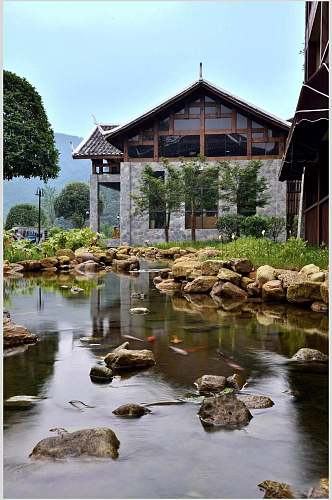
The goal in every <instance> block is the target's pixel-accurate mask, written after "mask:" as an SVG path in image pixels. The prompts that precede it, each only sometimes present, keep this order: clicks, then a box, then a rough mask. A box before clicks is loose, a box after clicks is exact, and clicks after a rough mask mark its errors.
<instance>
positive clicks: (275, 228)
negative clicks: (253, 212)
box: [268, 216, 286, 241]
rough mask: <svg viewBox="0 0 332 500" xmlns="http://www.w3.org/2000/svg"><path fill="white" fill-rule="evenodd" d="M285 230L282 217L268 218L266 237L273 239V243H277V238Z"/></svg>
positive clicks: (284, 222) (284, 221)
mask: <svg viewBox="0 0 332 500" xmlns="http://www.w3.org/2000/svg"><path fill="white" fill-rule="evenodd" d="M285 229H286V220H285V219H284V217H274V216H273V217H270V218H269V227H268V235H269V236H270V237H271V238H272V239H273V241H277V239H278V236H279V235H280V234H281V233H282V232H283V231H284V230H285Z"/></svg>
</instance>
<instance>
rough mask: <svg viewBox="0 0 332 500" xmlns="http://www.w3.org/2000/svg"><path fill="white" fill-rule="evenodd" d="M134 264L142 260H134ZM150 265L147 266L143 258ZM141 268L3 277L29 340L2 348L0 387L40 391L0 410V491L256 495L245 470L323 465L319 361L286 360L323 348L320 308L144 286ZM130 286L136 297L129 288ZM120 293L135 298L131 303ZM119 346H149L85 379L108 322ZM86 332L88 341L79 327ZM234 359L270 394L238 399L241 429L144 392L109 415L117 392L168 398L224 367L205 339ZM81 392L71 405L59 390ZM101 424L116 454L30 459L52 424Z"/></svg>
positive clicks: (285, 476) (254, 387)
mask: <svg viewBox="0 0 332 500" xmlns="http://www.w3.org/2000/svg"><path fill="white" fill-rule="evenodd" d="M145 266H148V264H147V263H145ZM151 266H153V267H155V266H156V264H155V263H153V264H151ZM153 276H154V274H153V273H147V272H145V273H140V274H138V275H134V274H133V275H131V276H117V275H115V274H113V273H109V274H106V275H103V276H100V277H98V278H97V279H94V280H88V281H83V280H81V281H79V282H76V283H75V285H76V286H79V287H81V288H84V292H81V293H79V294H76V295H74V294H72V293H71V292H70V291H69V289H66V288H60V286H67V285H68V284H71V283H72V282H71V281H65V280H69V276H68V275H63V276H61V277H60V278H55V277H53V278H49V279H42V278H40V277H34V278H33V277H31V278H27V279H21V280H10V281H7V282H6V283H5V300H6V305H7V307H8V309H9V310H10V311H11V314H12V317H13V319H14V320H15V321H16V322H18V323H21V324H24V325H25V326H27V327H28V328H29V329H30V331H31V332H32V333H36V334H38V335H39V336H40V342H39V343H38V344H37V345H35V346H30V347H29V348H28V349H26V350H22V352H17V353H14V354H11V355H9V356H7V357H5V360H4V370H5V377H4V397H5V398H9V397H11V396H15V395H33V396H41V397H45V399H42V400H41V401H40V402H38V403H36V404H35V405H34V406H33V407H32V408H31V409H28V410H20V411H18V410H16V411H13V410H11V411H9V410H5V412H4V495H5V497H7V498H257V497H262V496H263V494H262V492H260V491H259V489H258V488H257V484H258V483H260V482H261V481H263V480H265V479H271V480H276V481H283V482H288V483H291V484H293V485H294V486H296V487H299V488H301V489H302V490H304V491H306V490H307V489H308V488H309V487H310V486H312V484H313V483H314V482H316V481H318V480H319V478H320V477H326V476H327V474H328V455H327V453H328V452H327V450H328V406H327V384H328V377H327V373H299V372H296V371H293V370H291V369H290V367H289V365H288V364H287V363H286V361H287V359H288V358H289V357H290V356H292V355H293V354H294V353H295V352H296V351H297V349H299V348H300V347H305V346H309V347H313V348H317V349H320V350H321V351H323V352H327V350H328V340H327V318H326V317H324V316H321V315H319V314H314V313H310V312H304V311H303V310H302V309H297V308H293V307H290V306H283V305H280V306H274V307H272V306H267V305H264V306H261V305H257V304H256V305H255V304H252V305H250V306H249V305H248V307H247V308H246V310H245V311H244V312H236V311H235V312H226V311H222V310H219V309H216V308H215V307H214V305H213V303H212V301H211V300H210V299H209V298H207V297H202V296H195V297H192V299H191V300H192V302H190V301H188V300H186V298H183V297H173V298H172V297H171V296H168V295H163V294H160V292H158V291H157V290H156V289H155V288H154V286H153V284H152V277H153ZM135 292H142V293H145V294H146V299H145V300H141V299H134V298H131V295H132V293H135ZM131 307H148V308H149V309H150V311H151V312H150V314H148V315H144V316H138V315H132V314H130V313H129V309H130V308H131ZM126 334H127V335H128V334H129V335H134V336H136V337H139V338H141V339H146V338H147V337H149V336H155V337H156V340H155V342H153V343H149V342H147V343H146V344H143V343H142V342H137V341H130V346H131V347H132V348H137V349H141V348H143V347H147V348H151V349H153V351H154V353H155V357H156V361H157V363H156V366H155V367H154V368H152V369H149V370H146V371H143V372H140V373H136V374H126V375H124V376H121V377H120V376H119V377H115V378H114V379H113V381H112V383H111V384H108V385H98V384H94V383H92V382H91V381H90V378H89V371H90V367H91V366H92V365H93V364H95V363H96V362H98V361H99V359H100V357H102V356H103V355H105V354H106V353H107V352H109V351H110V350H111V348H112V347H113V346H115V345H119V344H120V343H122V342H123V341H124V340H125V339H124V338H123V337H121V335H126ZM173 335H177V336H178V337H179V338H181V339H183V340H184V342H183V343H182V344H179V346H178V347H181V348H189V349H191V351H193V352H190V353H189V355H187V356H181V355H179V354H177V353H175V352H173V351H171V350H170V349H169V348H168V346H169V344H170V339H171V337H172V336H173ZM89 336H94V339H92V340H91V342H90V343H92V344H94V345H92V346H89V342H82V341H80V338H81V337H89ZM218 349H219V350H221V351H222V352H224V353H225V354H228V355H231V356H233V357H234V359H235V361H236V363H238V364H240V365H241V366H243V367H244V368H245V371H244V372H242V373H243V375H244V377H245V378H246V379H247V380H248V384H247V386H246V388H245V390H246V391H249V392H252V393H257V394H264V395H267V396H269V397H271V398H272V399H273V401H274V403H275V405H274V406H273V407H272V408H268V409H264V410H252V413H253V415H254V418H253V419H252V420H251V422H250V424H249V425H248V426H246V427H244V428H243V429H241V430H224V429H218V430H217V431H214V432H211V431H207V430H205V429H204V427H203V426H202V425H201V423H200V420H199V418H198V417H197V411H198V409H199V406H198V405H196V404H191V403H186V404H183V405H172V406H154V407H151V409H152V413H151V414H149V415H146V416H144V417H142V418H140V419H133V420H130V419H129V420H128V419H121V418H119V417H116V416H115V415H113V414H112V411H113V410H114V409H115V408H117V407H118V406H120V405H121V404H125V403H129V402H136V403H149V402H155V401H160V400H166V399H167V400H172V399H174V398H177V397H179V396H183V395H184V394H186V393H187V392H188V391H189V392H193V391H194V386H193V381H194V380H195V379H196V378H198V377H199V376H201V375H203V374H219V375H225V376H228V375H232V374H233V372H234V370H233V369H232V368H231V367H229V366H228V365H227V364H225V362H224V361H223V360H222V359H221V358H220V357H218V355H217V352H216V351H217V350H218ZM74 399H76V400H81V401H83V402H84V403H86V404H88V405H90V406H94V408H85V409H83V410H80V409H77V408H74V407H73V406H72V405H70V404H69V401H71V400H74ZM98 426H103V427H105V426H106V427H111V428H112V429H113V430H114V432H115V433H116V435H117V437H118V438H119V440H120V442H121V445H120V450H119V458H118V459H117V460H115V461H114V460H102V459H99V460H95V459H93V460H92V459H88V458H85V459H83V460H82V459H80V460H78V459H75V460H69V461H61V462H56V463H52V462H47V461H46V462H44V461H33V460H31V459H29V453H30V452H31V451H32V449H33V447H34V446H35V444H36V443H37V442H38V441H39V440H41V439H43V438H45V437H48V436H51V435H52V433H50V432H49V429H51V428H54V427H63V428H66V429H67V430H77V429H80V428H88V427H98Z"/></svg>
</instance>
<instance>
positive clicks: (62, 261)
mask: <svg viewBox="0 0 332 500" xmlns="http://www.w3.org/2000/svg"><path fill="white" fill-rule="evenodd" d="M70 261H71V259H70V257H69V256H68V255H59V257H58V263H59V267H62V266H69V264H70Z"/></svg>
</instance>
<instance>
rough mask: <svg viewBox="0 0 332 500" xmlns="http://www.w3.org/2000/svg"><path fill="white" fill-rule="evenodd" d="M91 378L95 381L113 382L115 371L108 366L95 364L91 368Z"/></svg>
mask: <svg viewBox="0 0 332 500" xmlns="http://www.w3.org/2000/svg"><path fill="white" fill-rule="evenodd" d="M90 378H91V380H92V381H93V382H111V380H112V378H113V372H112V370H111V369H110V368H107V366H102V365H95V366H93V367H92V368H91V370H90Z"/></svg>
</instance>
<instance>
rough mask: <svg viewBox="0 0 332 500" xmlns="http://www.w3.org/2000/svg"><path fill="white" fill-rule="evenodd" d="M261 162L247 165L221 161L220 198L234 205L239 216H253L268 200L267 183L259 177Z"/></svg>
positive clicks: (255, 161) (252, 162) (250, 162)
mask: <svg viewBox="0 0 332 500" xmlns="http://www.w3.org/2000/svg"><path fill="white" fill-rule="evenodd" d="M261 167H262V162H261V161H259V160H251V161H249V162H248V163H247V165H244V166H242V165H240V164H239V163H236V162H230V161H221V162H219V168H220V190H221V193H222V198H223V199H224V200H225V201H227V202H228V203H230V204H232V205H236V208H237V213H238V214H239V215H245V216H247V215H255V213H256V208H257V207H265V205H266V204H267V202H268V200H269V195H268V194H267V192H266V191H267V187H268V186H267V181H266V179H265V177H263V176H259V171H260V169H261Z"/></svg>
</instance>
